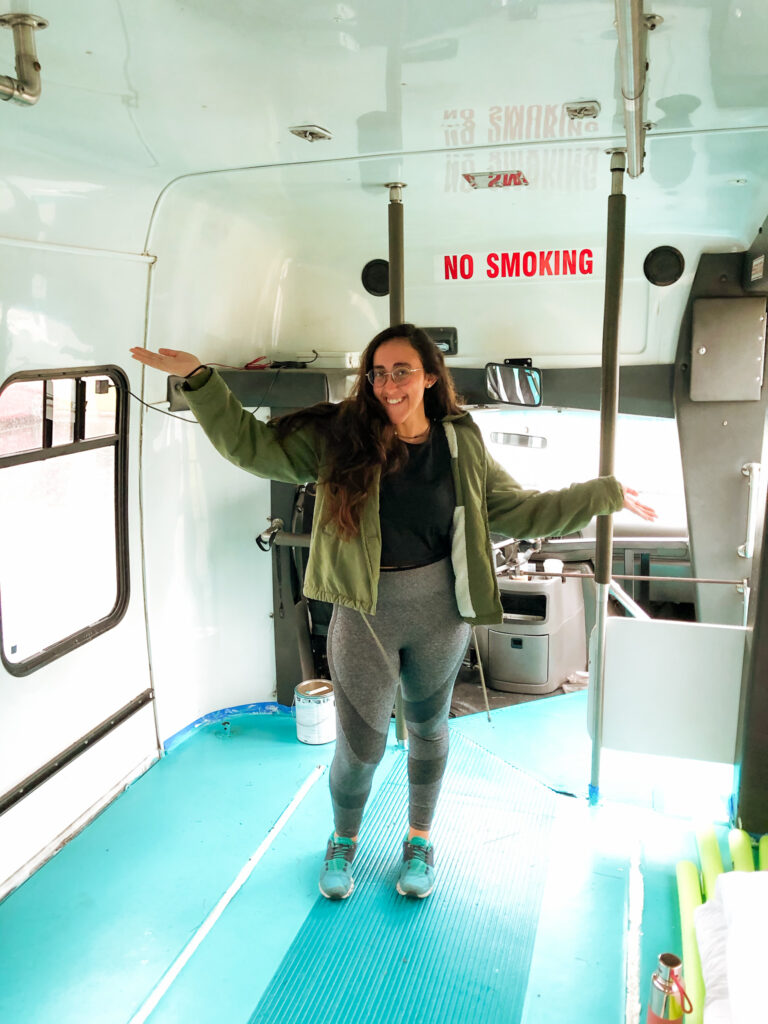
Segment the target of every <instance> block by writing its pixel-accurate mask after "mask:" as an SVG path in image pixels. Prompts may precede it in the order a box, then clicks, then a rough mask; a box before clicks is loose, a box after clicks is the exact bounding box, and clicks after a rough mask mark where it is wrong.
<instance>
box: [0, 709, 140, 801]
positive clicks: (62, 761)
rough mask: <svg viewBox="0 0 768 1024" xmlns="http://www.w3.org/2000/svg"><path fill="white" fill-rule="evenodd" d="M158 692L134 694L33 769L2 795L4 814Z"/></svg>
mask: <svg viewBox="0 0 768 1024" xmlns="http://www.w3.org/2000/svg"><path fill="white" fill-rule="evenodd" d="M154 695H155V693H154V690H145V691H144V693H140V694H139V696H138V697H134V698H133V700H132V701H130V703H128V704H126V705H125V707H122V708H120V710H119V711H118V712H116V713H115V714H114V715H112V716H111V717H109V718H107V719H105V720H104V721H103V722H102V723H101V724H100V725H97V726H96V728H95V729H91V731H90V732H89V733H86V735H85V736H82V737H81V738H80V739H79V740H77V741H76V742H75V743H73V744H72V745H71V746H69V747H67V749H66V750H63V751H62V752H61V753H60V754H58V755H57V756H56V757H54V758H53V759H52V760H50V761H49V762H48V763H47V764H44V765H43V766H42V768H38V769H37V771H36V772H32V774H31V775H28V776H27V777H26V779H23V780H22V781H21V782H20V783H19V784H18V785H17V786H14V788H13V789H11V790H9V791H8V792H7V793H5V794H4V795H3V796H0V814H4V813H5V812H6V811H7V810H8V809H9V808H11V807H13V805H14V804H17V803H18V802H19V801H20V800H23V799H24V797H25V796H29V794H30V793H31V792H33V790H35V789H37V788H38V786H42V785H43V783H44V782H47V781H48V779H50V778H52V777H53V776H54V775H55V774H56V773H57V772H60V771H61V769H62V768H66V766H67V765H68V764H71V763H72V761H74V760H75V758H76V757H79V756H80V755H81V754H83V753H85V751H86V750H90V748H91V747H92V746H93V745H94V744H95V743H98V741H99V740H101V739H103V738H104V737H105V736H107V735H108V734H109V733H110V732H112V730H113V729H117V727H118V726H120V725H122V724H123V722H127V721H128V719H129V718H131V717H132V716H133V715H135V714H136V712H137V711H140V710H141V709H142V708H143V707H146V706H147V704H149V703H151V702H152V700H153V698H154Z"/></svg>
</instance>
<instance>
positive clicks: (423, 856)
mask: <svg viewBox="0 0 768 1024" xmlns="http://www.w3.org/2000/svg"><path fill="white" fill-rule="evenodd" d="M406 846H407V850H408V856H407V857H406V860H407V862H408V870H409V871H415V872H416V873H417V874H423V873H424V872H425V871H426V870H427V867H428V866H429V853H430V850H431V847H430V845H429V844H428V843H423V844H422V843H413V842H411V841H410V840H406Z"/></svg>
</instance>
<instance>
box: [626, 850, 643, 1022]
mask: <svg viewBox="0 0 768 1024" xmlns="http://www.w3.org/2000/svg"><path fill="white" fill-rule="evenodd" d="M640 852H641V851H640V843H639V842H637V843H635V844H634V848H633V850H632V857H631V860H630V863H629V908H628V913H627V917H628V921H627V926H628V927H627V978H626V984H627V1001H626V1006H625V1009H624V1020H625V1022H626V1024H639V1021H640V1009H641V1003H640V950H641V940H642V924H643V902H644V898H645V891H644V887H643V873H642V871H641V869H640Z"/></svg>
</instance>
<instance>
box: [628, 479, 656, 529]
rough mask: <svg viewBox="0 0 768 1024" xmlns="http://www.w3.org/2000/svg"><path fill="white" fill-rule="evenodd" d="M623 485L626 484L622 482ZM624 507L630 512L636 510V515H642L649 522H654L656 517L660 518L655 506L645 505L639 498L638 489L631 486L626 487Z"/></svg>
mask: <svg viewBox="0 0 768 1024" xmlns="http://www.w3.org/2000/svg"><path fill="white" fill-rule="evenodd" d="M622 487H624V485H623V484H622ZM623 507H624V508H626V509H628V510H629V511H630V512H634V514H635V515H636V516H640V518H641V519H646V520H647V521H648V522H649V523H652V522H653V521H654V520H655V519H658V518H659V514H658V512H657V511H656V509H655V508H651V506H650V505H644V504H643V503H642V502H641V501H639V500H638V493H637V491H635V490H633V489H632V488H631V487H624V506H623Z"/></svg>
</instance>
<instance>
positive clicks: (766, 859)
mask: <svg viewBox="0 0 768 1024" xmlns="http://www.w3.org/2000/svg"><path fill="white" fill-rule="evenodd" d="M757 862H758V864H759V865H760V870H761V871H768V836H761V837H760V843H759V845H758V848H757Z"/></svg>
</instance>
